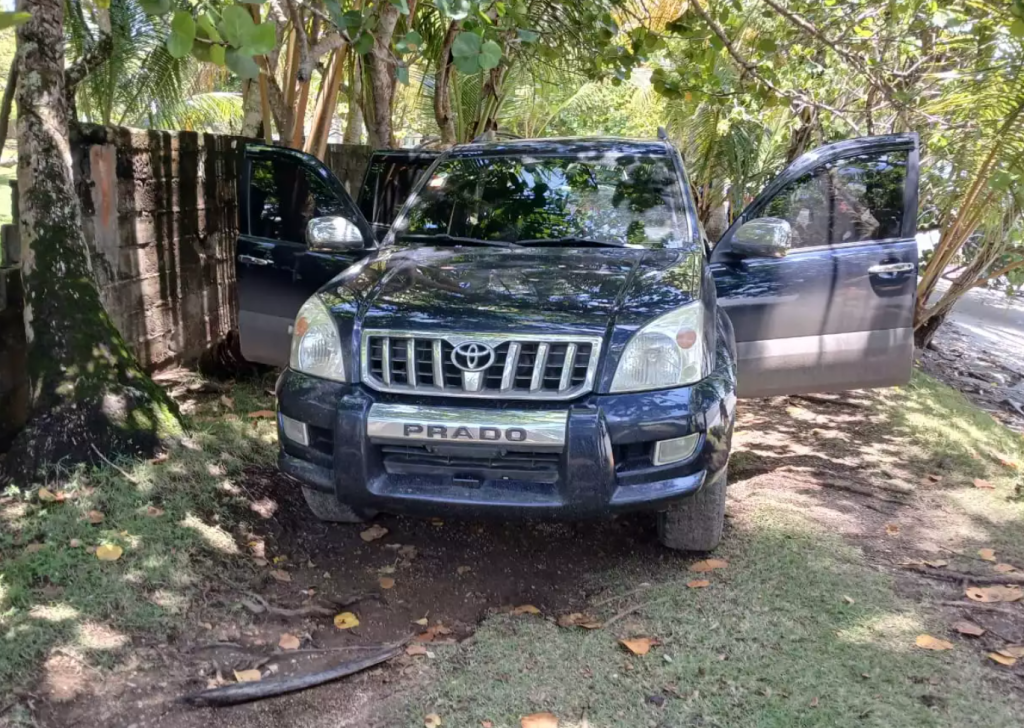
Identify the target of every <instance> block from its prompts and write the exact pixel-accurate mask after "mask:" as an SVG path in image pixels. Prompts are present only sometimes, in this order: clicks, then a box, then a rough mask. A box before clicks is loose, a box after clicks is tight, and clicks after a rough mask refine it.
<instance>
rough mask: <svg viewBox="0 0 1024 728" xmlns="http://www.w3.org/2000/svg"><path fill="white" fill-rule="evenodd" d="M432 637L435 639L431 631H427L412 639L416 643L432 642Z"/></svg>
mask: <svg viewBox="0 0 1024 728" xmlns="http://www.w3.org/2000/svg"><path fill="white" fill-rule="evenodd" d="M434 637H435V635H434V633H433V631H432V630H429V629H428V630H427V631H426V632H423V633H422V634H418V635H416V637H415V638H414V639H415V640H416V641H417V642H433V641H434Z"/></svg>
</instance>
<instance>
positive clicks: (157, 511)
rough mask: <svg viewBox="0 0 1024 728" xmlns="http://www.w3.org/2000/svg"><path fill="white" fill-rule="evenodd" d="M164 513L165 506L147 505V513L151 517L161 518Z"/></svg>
mask: <svg viewBox="0 0 1024 728" xmlns="http://www.w3.org/2000/svg"><path fill="white" fill-rule="evenodd" d="M163 514H164V509H163V508H157V507H156V506H146V515H147V516H149V517H150V518H159V517H160V516H162V515H163Z"/></svg>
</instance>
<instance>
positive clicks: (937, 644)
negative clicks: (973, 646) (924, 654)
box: [914, 634, 953, 650]
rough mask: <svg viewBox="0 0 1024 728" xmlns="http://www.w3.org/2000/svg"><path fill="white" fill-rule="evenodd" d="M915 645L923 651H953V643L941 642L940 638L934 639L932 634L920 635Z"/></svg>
mask: <svg viewBox="0 0 1024 728" xmlns="http://www.w3.org/2000/svg"><path fill="white" fill-rule="evenodd" d="M914 643H915V644H916V645H917V646H918V647H920V648H921V649H922V650H951V649H953V643H952V642H946V640H940V639H939V638H938V637H932V636H931V635H930V634H922V635H918V636H917V639H916V640H914Z"/></svg>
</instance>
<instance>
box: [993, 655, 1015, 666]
mask: <svg viewBox="0 0 1024 728" xmlns="http://www.w3.org/2000/svg"><path fill="white" fill-rule="evenodd" d="M988 659H990V660H995V661H996V662H998V663H999V664H1000V665H1005V666H1006V667H1013V666H1014V665H1016V664H1017V658H1016V657H1007V656H1006V655H1000V654H999V653H998V652H989V653H988Z"/></svg>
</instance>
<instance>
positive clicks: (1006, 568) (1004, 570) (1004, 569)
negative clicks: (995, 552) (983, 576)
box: [992, 564, 1017, 574]
mask: <svg viewBox="0 0 1024 728" xmlns="http://www.w3.org/2000/svg"><path fill="white" fill-rule="evenodd" d="M1016 570H1017V567H1016V566H1014V565H1013V564H996V565H995V566H993V567H992V571H995V572H998V573H1000V574H1009V573H1010V572H1011V571H1016Z"/></svg>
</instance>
